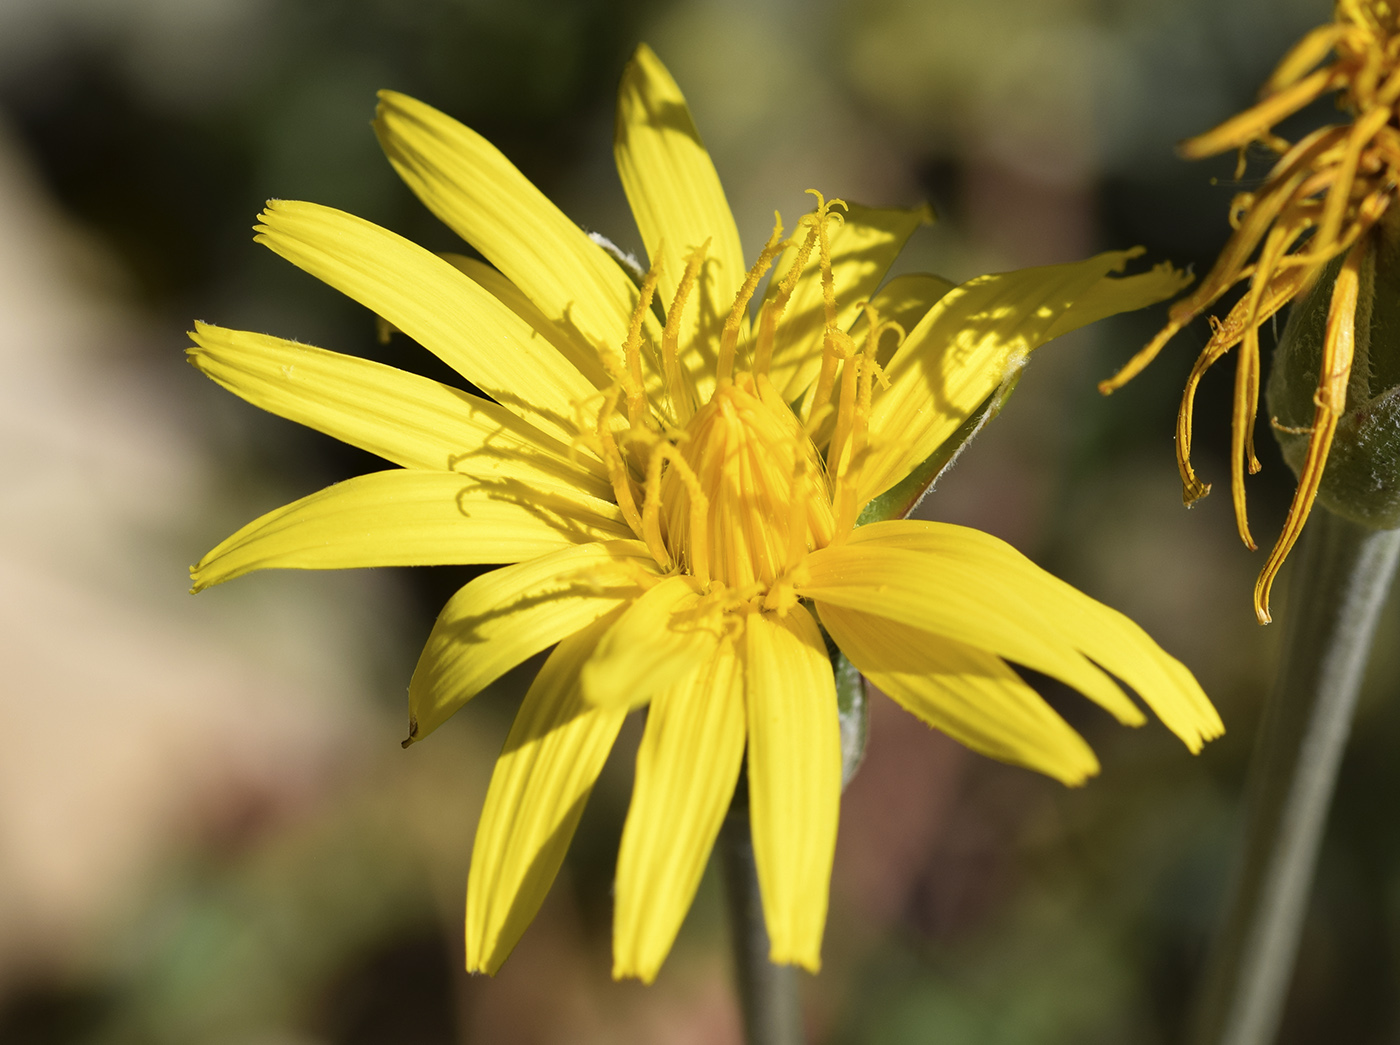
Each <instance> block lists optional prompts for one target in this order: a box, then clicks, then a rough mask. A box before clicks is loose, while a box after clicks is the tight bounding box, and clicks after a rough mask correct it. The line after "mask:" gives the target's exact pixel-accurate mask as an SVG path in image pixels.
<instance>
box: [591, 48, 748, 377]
mask: <svg viewBox="0 0 1400 1045" xmlns="http://www.w3.org/2000/svg"><path fill="white" fill-rule="evenodd" d="M613 154H614V156H615V157H616V159H617V171H618V174H619V175H620V176H621V178H622V187H623V189H624V190H625V191H626V193H627V201H628V203H630V204H631V205H632V214H633V216H634V217H635V218H636V219H637V228H638V229H639V230H640V231H641V234H642V242H643V243H644V244H645V245H646V249H647V254H648V256H649V257H650V258H651V261H652V262H653V263H655V262H656V260H657V258H658V256H659V257H660V258H661V260H662V268H661V274H660V277H659V278H658V280H657V286H656V289H657V294H658V295H659V297H660V301H661V304H662V307H663V308H665V309H669V308H670V307H671V303H672V299H673V297H674V295H675V293H676V287H677V285H678V284H679V283H680V281H681V276H682V275H683V274H684V272H685V259H686V258H687V257H688V256H689V255H690V254H691V253H692V252H693V251H694V250H696V249H697V248H699V247H700V246H701V245H703V244H704V243H705V242H706V241H707V240H708V241H709V247H708V249H707V250H706V262H705V266H704V268H703V269H701V272H700V276H699V278H698V279H697V281H696V286H695V289H694V290H693V291H692V292H691V297H690V301H689V303H688V304H687V305H686V308H685V312H684V313H683V316H682V321H681V322H682V325H681V328H680V344H681V345H682V346H693V347H692V348H691V349H690V351H689V352H688V353H687V357H686V362H687V363H688V364H690V365H691V366H692V373H693V374H694V376H695V377H696V378H702V377H704V378H708V379H709V382H710V383H711V384H712V383H713V380H714V367H715V352H716V348H717V347H718V345H719V336H720V330H721V328H722V327H723V326H724V321H725V317H727V316H728V315H729V312H730V310H731V308H732V307H733V305H734V297H735V294H736V293H737V292H738V290H739V286H740V284H741V283H743V282H744V276H745V274H746V273H747V271H748V265H747V263H746V262H745V260H744V250H743V247H742V246H741V245H740V243H739V230H738V227H737V226H736V225H735V224H734V215H733V214H732V213H731V212H730V210H729V203H728V201H727V200H725V198H724V188H723V187H722V186H721V185H720V182H719V175H718V174H716V173H715V165H714V163H712V162H711V160H710V154H709V153H708V152H706V151H705V146H704V143H703V142H701V140H700V132H699V131H697V130H696V129H695V121H694V120H692V119H691V116H690V109H689V108H687V106H686V103H685V96H684V95H682V94H681V90H680V88H679V87H677V86H676V81H675V80H674V79H672V78H671V74H670V73H669V72H667V70H666V67H665V66H664V65H662V64H661V60H660V59H659V58H657V57H656V55H655V54H654V53H653V52H652V50H651V48H650V47H648V46H647V45H646V44H642V45H640V46H639V47H638V48H637V52H636V54H634V55H633V56H632V60H631V61H630V62H628V63H627V69H626V71H625V72H624V73H623V74H622V85H621V87H620V88H619V90H618V98H617V125H616V132H615V136H614V139H613ZM697 349H698V351H697ZM701 383H702V388H701V392H702V394H703V393H704V392H705V391H706V390H707V389H706V388H705V387H703V382H701Z"/></svg>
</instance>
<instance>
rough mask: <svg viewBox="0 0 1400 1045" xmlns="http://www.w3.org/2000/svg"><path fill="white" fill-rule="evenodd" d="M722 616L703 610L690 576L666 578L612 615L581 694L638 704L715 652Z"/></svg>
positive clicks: (617, 703) (609, 702)
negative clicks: (618, 614)
mask: <svg viewBox="0 0 1400 1045" xmlns="http://www.w3.org/2000/svg"><path fill="white" fill-rule="evenodd" d="M723 629H724V619H723V618H722V617H721V616H720V615H719V614H718V613H715V612H714V611H712V610H706V609H705V608H704V605H703V603H702V602H701V599H700V597H699V596H698V595H696V594H695V589H694V587H693V582H692V581H691V580H690V578H689V577H685V576H676V577H668V578H666V580H664V581H662V582H661V583H660V584H658V585H656V586H655V587H654V588H652V589H650V590H649V591H647V592H646V594H644V595H643V596H642V597H641V598H639V599H637V600H636V601H635V602H633V603H632V605H630V606H629V607H627V610H626V612H625V613H623V614H622V616H621V617H619V618H618V619H617V623H615V624H614V625H613V626H612V628H610V629H609V630H608V632H607V634H606V635H604V636H603V638H602V640H601V641H600V642H599V643H598V648H597V650H596V651H594V654H593V656H592V657H591V658H589V661H588V663H587V664H585V665H584V666H583V693H584V696H585V697H586V698H587V699H588V700H589V701H590V702H591V703H594V704H598V705H606V706H608V707H638V706H640V705H642V704H645V703H646V702H647V700H649V699H650V698H651V695H652V694H653V693H656V692H657V691H658V690H662V689H665V688H666V687H667V686H671V685H674V684H676V683H679V682H680V681H681V680H682V679H684V678H686V677H687V676H688V675H690V674H691V673H693V672H695V671H697V670H698V669H699V668H700V667H701V666H702V665H704V664H706V663H708V662H709V661H710V659H711V658H713V657H714V655H715V650H716V649H718V647H719V642H720V638H721V636H722V634H723Z"/></svg>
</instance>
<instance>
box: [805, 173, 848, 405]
mask: <svg viewBox="0 0 1400 1045" xmlns="http://www.w3.org/2000/svg"><path fill="white" fill-rule="evenodd" d="M807 191H808V192H809V193H811V194H812V195H813V196H815V197H816V198H817V213H816V223H817V248H818V255H817V256H818V258H819V260H820V263H821V270H822V306H823V308H824V309H825V313H826V320H825V330H824V332H823V335H822V369H821V374H820V375H819V376H818V377H817V390H816V396H815V397H814V398H813V400H812V402H813V403H814V404H815V405H818V406H820V405H821V404H822V403H825V402H826V401H827V400H828V399H830V398H831V389H832V386H833V385H835V383H836V364H837V363H838V362H840V360H841V358H842V355H841V353H840V352H839V351H838V348H839V346H838V344H837V339H838V335H839V334H840V331H838V330H837V328H836V279H835V277H834V276H833V275H832V272H831V235H830V233H829V232H827V228H826V222H827V219H828V218H835V219H836V220H837V222H838V223H840V222H841V221H842V220H844V219H842V217H841V215H839V214H834V213H832V210H831V208H832V207H834V206H836V205H837V204H840V205H841V207H843V208H844V207H845V206H846V201H845V200H838V199H832V200H826V199H823V198H822V194H821V193H820V192H818V191H817V190H816V189H808V190H807Z"/></svg>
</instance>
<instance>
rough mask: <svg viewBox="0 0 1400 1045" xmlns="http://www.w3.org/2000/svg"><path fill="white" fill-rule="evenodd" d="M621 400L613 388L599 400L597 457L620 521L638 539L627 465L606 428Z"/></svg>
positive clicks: (639, 522) (639, 530)
mask: <svg viewBox="0 0 1400 1045" xmlns="http://www.w3.org/2000/svg"><path fill="white" fill-rule="evenodd" d="M621 397H622V389H621V388H620V387H619V386H616V385H614V386H613V387H612V388H611V389H609V390H608V391H607V393H606V394H605V395H604V397H603V407H602V409H601V410H599V411H598V426H597V427H598V449H599V451H600V453H599V456H600V457H601V458H602V459H603V464H604V466H605V467H606V468H607V470H608V481H609V482H611V483H612V488H613V497H614V498H615V499H616V500H617V506H618V508H619V509H621V511H622V517H623V519H625V520H626V521H627V525H628V527H630V528H631V530H632V532H633V533H635V534H636V535H637V536H638V537H641V536H642V517H641V514H640V513H639V512H638V511H637V499H636V497H634V496H633V494H632V477H631V476H630V475H628V474H627V463H626V462H625V461H623V459H622V452H621V451H620V450H619V449H618V448H617V440H616V439H614V438H613V433H612V426H611V425H610V424H609V421H610V419H611V418H612V415H613V413H614V411H616V410H617V403H618V400H619V399H620V398H621ZM653 554H655V553H654V552H653ZM656 562H657V565H658V566H660V567H661V568H662V569H669V565H668V564H667V563H663V562H662V561H661V560H660V559H657V560H656Z"/></svg>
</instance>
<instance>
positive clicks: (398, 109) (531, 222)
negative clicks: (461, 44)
mask: <svg viewBox="0 0 1400 1045" xmlns="http://www.w3.org/2000/svg"><path fill="white" fill-rule="evenodd" d="M374 129H375V133H376V134H378V135H379V143H380V145H382V146H383V147H384V152H385V154H386V155H387V156H388V157H389V162H390V163H392V164H393V165H394V169H395V170H397V171H398V172H399V176H400V177H402V178H403V180H404V181H405V182H406V183H407V184H408V187H409V188H410V189H412V190H413V192H414V193H415V194H416V195H417V196H418V198H419V199H420V200H422V201H423V202H424V203H425V204H426V205H427V207H428V209H429V210H431V211H432V212H433V213H434V214H436V215H437V216H438V217H439V218H441V219H442V220H443V221H444V222H445V223H446V224H447V225H448V226H450V227H451V228H452V229H453V230H455V231H456V233H457V234H458V235H459V236H461V237H462V238H463V239H465V240H466V241H467V242H468V243H470V244H471V245H472V246H473V247H475V248H476V249H477V250H479V251H480V252H481V253H482V255H483V256H484V257H485V258H486V260H487V261H489V262H490V263H491V264H492V265H494V266H496V268H497V269H499V270H500V271H501V272H502V273H504V275H505V277H506V278H507V279H509V280H510V281H511V282H512V283H514V284H515V285H516V286H517V287H519V288H520V289H521V290H522V291H524V292H525V294H526V296H527V297H529V299H530V300H531V301H533V302H534V303H535V305H536V306H538V307H539V309H540V311H542V312H543V313H544V314H545V315H546V316H547V317H549V319H550V320H552V321H553V322H556V323H560V324H563V325H564V326H566V327H571V328H573V329H575V330H577V332H578V335H579V337H580V338H581V339H582V340H583V342H584V343H585V344H588V345H592V346H595V347H596V346H599V345H601V346H603V347H604V349H605V350H607V351H611V352H617V351H618V348H619V346H621V344H622V342H623V341H624V340H625V339H626V337H627V324H628V320H629V319H630V318H631V315H632V310H633V308H634V307H635V306H636V303H637V288H636V286H635V284H633V282H632V280H631V278H630V277H629V276H628V275H627V274H626V273H625V272H623V270H622V269H621V268H620V267H619V266H618V264H617V262H616V261H614V260H613V259H612V258H611V257H609V256H608V254H607V252H605V251H604V250H603V249H602V248H601V247H599V246H598V245H597V244H596V243H594V242H593V241H592V240H590V239H589V238H588V236H587V234H586V233H585V232H584V231H583V230H582V229H580V228H579V227H578V226H577V225H575V224H574V223H573V222H572V221H570V220H569V219H568V217H566V216H565V215H564V213H563V212H562V211H561V210H559V208H558V207H556V206H555V205H554V204H553V203H551V202H550V201H549V200H548V199H547V198H546V197H545V195H544V193H542V192H540V190H539V189H537V188H535V186H533V185H531V184H530V182H529V180H528V179H527V178H526V177H525V176H524V175H523V174H521V173H520V171H518V170H516V168H515V166H514V165H513V164H512V163H511V162H510V161H509V160H507V159H506V158H505V157H504V156H502V155H501V153H500V151H499V150H498V149H497V148H496V147H495V146H494V145H492V144H491V143H490V142H488V141H487V140H486V139H485V138H483V137H481V135H479V134H477V133H476V132H475V131H473V130H471V129H470V128H468V127H464V126H463V125H462V124H460V123H458V122H457V121H456V120H454V119H452V118H451V117H449V116H445V115H444V114H443V113H440V112H438V111H437V110H436V109H434V108H432V107H431V106H429V105H424V104H423V103H422V102H419V101H415V100H414V99H412V98H409V97H406V96H405V95H402V94H396V93H395V92H393V91H381V92H380V94H379V112H378V115H377V117H376V119H375V121H374ZM646 319H647V323H648V330H649V331H650V333H651V334H652V335H653V338H654V341H655V342H656V343H657V344H659V343H660V326H659V325H657V324H656V322H655V319H654V318H653V317H651V316H647V317H646Z"/></svg>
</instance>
